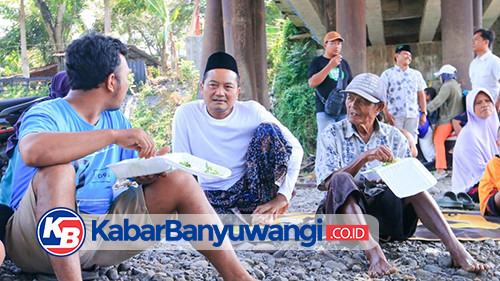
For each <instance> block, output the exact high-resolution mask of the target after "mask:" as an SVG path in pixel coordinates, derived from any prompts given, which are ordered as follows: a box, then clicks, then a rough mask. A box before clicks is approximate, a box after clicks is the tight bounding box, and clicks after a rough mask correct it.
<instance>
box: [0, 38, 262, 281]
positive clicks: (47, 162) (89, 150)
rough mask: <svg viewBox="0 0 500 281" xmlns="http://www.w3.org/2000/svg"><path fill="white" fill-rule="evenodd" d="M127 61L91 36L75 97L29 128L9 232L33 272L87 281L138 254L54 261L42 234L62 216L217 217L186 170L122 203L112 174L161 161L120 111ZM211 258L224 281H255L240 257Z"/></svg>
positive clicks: (45, 107)
mask: <svg viewBox="0 0 500 281" xmlns="http://www.w3.org/2000/svg"><path fill="white" fill-rule="evenodd" d="M126 55H127V47H126V46H125V45H124V44H123V43H122V42H120V41H119V40H118V39H114V38H111V37H105V36H102V35H100V34H97V33H90V34H87V35H85V36H83V37H81V38H79V39H76V40H74V41H73V42H72V43H71V44H70V45H69V46H68V48H67V50H66V67H67V74H68V77H69V81H70V86H71V89H72V90H71V91H70V92H69V93H68V95H67V97H65V98H64V99H55V100H51V101H47V102H43V103H40V104H38V105H37V106H35V107H33V108H32V109H31V110H30V111H29V112H28V113H27V114H26V116H25V117H24V119H23V125H22V127H21V129H20V135H19V139H20V141H19V152H20V155H21V158H22V159H21V161H20V162H18V163H16V169H19V170H22V171H24V173H23V174H21V173H18V172H16V173H15V177H16V179H14V182H15V184H14V185H13V194H12V199H11V206H12V207H13V208H14V209H15V213H14V215H13V217H12V218H11V219H10V220H9V222H8V224H7V235H6V248H7V252H8V253H9V255H10V257H11V258H12V260H14V262H15V263H16V264H17V265H18V266H19V267H20V268H21V269H22V270H24V271H27V272H41V273H55V274H56V276H57V278H58V279H59V280H82V276H81V269H89V268H92V267H94V266H96V265H97V266H107V265H112V264H116V263H119V262H121V261H123V260H125V259H128V258H129V257H131V256H133V255H135V254H137V253H138V252H139V251H135V252H133V251H100V248H98V249H99V250H90V251H81V250H80V251H79V252H77V253H75V254H72V255H69V256H65V257H56V256H52V255H50V256H49V255H48V254H47V253H46V252H44V250H43V249H42V248H41V247H40V245H39V244H38V242H37V237H36V232H37V231H36V226H37V222H38V220H39V219H40V218H41V216H42V215H43V214H44V213H45V212H47V211H48V210H50V209H53V208H55V207H66V208H69V209H73V210H76V211H77V212H78V213H79V214H80V215H82V216H84V217H85V215H87V214H93V215H116V214H142V215H144V216H145V217H147V219H146V221H147V220H148V219H149V221H151V220H152V219H151V218H150V217H149V214H171V213H174V212H177V213H179V214H214V210H213V209H212V208H211V206H210V204H209V203H208V201H207V199H206V197H205V195H204V194H203V191H202V190H201V188H200V186H199V185H198V183H197V182H196V181H195V179H194V178H193V177H192V176H191V175H190V174H187V173H185V172H183V171H180V170H176V171H172V172H169V173H168V174H167V173H162V174H156V175H149V176H143V177H138V178H136V180H137V181H138V182H139V183H140V185H139V187H138V188H135V187H131V188H129V189H127V190H126V191H124V192H123V193H121V194H120V195H119V196H117V197H116V198H115V196H114V194H113V189H112V185H113V184H114V182H115V180H116V178H115V176H114V175H113V174H112V173H111V171H110V170H109V168H107V165H109V164H112V163H116V162H118V161H121V160H124V159H128V158H133V157H137V155H138V156H139V157H145V158H149V157H152V156H155V154H156V151H155V146H154V143H153V140H152V139H151V138H150V137H149V136H148V135H147V134H146V133H145V132H144V131H143V130H141V129H133V128H132V127H131V125H130V123H129V122H128V121H127V120H126V118H125V117H124V116H123V114H122V113H121V112H120V111H118V109H119V108H120V105H121V103H122V101H123V99H124V97H125V94H126V92H127V89H128V86H129V83H128V79H127V76H128V74H129V68H128V66H127V61H126ZM166 150H167V149H162V150H160V152H159V154H161V152H166ZM21 177H22V178H25V179H26V180H24V181H23V180H22V179H21ZM195 223H196V222H195ZM197 223H198V224H200V223H201V221H200V222H197ZM206 223H208V224H217V225H221V222H220V221H219V220H218V219H217V218H216V217H215V216H211V217H210V218H209V219H208V221H206V217H205V221H203V224H206ZM89 236H90V235H89ZM87 238H88V237H87ZM226 243H228V242H226ZM98 244H99V243H98ZM225 246H226V248H225V249H231V246H230V245H228V244H226V245H225ZM223 247H224V246H223ZM228 247H229V248H228ZM203 254H204V255H205V256H206V257H207V258H208V259H209V260H210V261H211V262H212V263H213V264H214V266H215V267H216V268H217V270H218V271H219V272H220V273H221V275H222V276H223V277H224V279H226V280H252V279H251V277H250V275H248V273H247V272H246V270H245V269H244V268H243V267H242V265H241V264H240V263H239V261H238V260H237V257H236V255H235V253H234V251H227V250H210V251H204V252H203Z"/></svg>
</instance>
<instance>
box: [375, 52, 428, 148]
mask: <svg viewBox="0 0 500 281" xmlns="http://www.w3.org/2000/svg"><path fill="white" fill-rule="evenodd" d="M394 58H395V61H396V65H394V67H391V68H389V69H386V70H385V71H384V72H383V73H382V75H381V76H380V78H382V81H383V82H384V86H385V89H386V90H387V107H385V109H384V114H385V117H386V119H387V122H388V123H389V124H391V125H393V126H395V127H396V128H398V129H400V130H402V129H404V130H406V131H408V132H409V133H410V134H411V135H412V136H413V139H414V140H415V142H417V133H418V131H417V129H418V125H419V123H420V125H424V124H425V118H426V115H427V105H426V101H425V93H424V89H425V88H426V87H427V85H426V83H425V80H424V78H423V77H422V74H421V73H420V72H419V71H418V70H415V69H413V68H411V67H410V63H411V61H412V56H411V49H410V45H400V46H398V47H397V48H396V51H395V54H394ZM420 113H422V114H420Z"/></svg>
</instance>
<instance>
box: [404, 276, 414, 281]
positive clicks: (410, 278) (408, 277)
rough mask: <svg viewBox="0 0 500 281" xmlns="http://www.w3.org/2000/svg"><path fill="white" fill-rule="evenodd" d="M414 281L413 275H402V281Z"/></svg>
mask: <svg viewBox="0 0 500 281" xmlns="http://www.w3.org/2000/svg"><path fill="white" fill-rule="evenodd" d="M416 279H417V278H415V276H413V275H407V274H405V275H403V280H405V281H406V280H416Z"/></svg>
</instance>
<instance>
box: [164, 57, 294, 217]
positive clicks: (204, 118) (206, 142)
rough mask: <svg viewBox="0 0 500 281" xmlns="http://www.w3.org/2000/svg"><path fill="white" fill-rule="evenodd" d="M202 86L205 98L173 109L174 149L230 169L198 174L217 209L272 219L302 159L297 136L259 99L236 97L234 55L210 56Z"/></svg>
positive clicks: (284, 201)
mask: <svg viewBox="0 0 500 281" xmlns="http://www.w3.org/2000/svg"><path fill="white" fill-rule="evenodd" d="M200 87H201V93H202V95H203V100H197V101H193V102H190V103H187V104H183V105H181V106H180V107H179V108H178V109H177V110H176V112H175V115H174V121H173V128H172V149H173V152H187V153H190V154H192V155H194V156H197V157H200V158H203V159H206V160H208V161H211V162H213V163H215V164H218V165H221V166H225V167H227V168H229V169H230V170H231V176H229V177H228V178H225V179H218V180H213V179H206V178H202V177H199V178H198V180H199V182H200V185H201V187H202V188H203V190H204V191H205V194H206V195H207V198H208V200H209V202H210V203H211V204H212V206H213V207H214V209H215V210H216V212H217V213H247V214H254V215H256V214H272V215H273V216H272V218H275V217H276V215H278V214H280V213H284V212H285V211H286V210H287V208H288V206H289V201H290V199H291V197H292V192H293V189H294V185H295V182H296V180H297V177H298V174H299V170H300V164H301V161H302V155H303V151H302V147H301V146H300V143H299V142H298V140H297V139H296V138H295V137H294V136H293V135H292V133H291V132H290V131H289V130H288V129H287V128H286V127H284V126H283V125H282V124H281V123H280V122H279V121H278V120H277V119H276V118H275V117H274V116H273V115H272V114H271V113H269V112H268V111H267V110H266V109H265V108H264V107H263V106H262V105H260V104H259V103H257V102H255V101H245V102H242V101H238V100H237V99H238V95H239V93H240V91H241V88H240V85H239V75H238V68H237V65H236V60H235V59H234V58H233V57H232V56H231V55H229V54H227V53H224V52H218V53H214V54H212V55H211V56H210V57H209V59H208V61H207V66H206V68H205V72H204V75H203V82H202V83H200ZM254 217H258V216H254ZM266 222H269V220H267V221H266Z"/></svg>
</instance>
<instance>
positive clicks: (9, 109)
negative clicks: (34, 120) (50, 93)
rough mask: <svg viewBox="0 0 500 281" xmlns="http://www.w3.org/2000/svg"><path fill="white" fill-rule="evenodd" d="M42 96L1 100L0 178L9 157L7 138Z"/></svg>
mask: <svg viewBox="0 0 500 281" xmlns="http://www.w3.org/2000/svg"><path fill="white" fill-rule="evenodd" d="M40 99H42V98H41V97H38V96H33V97H22V98H14V99H8V100H1V101H0V178H2V177H3V175H4V173H5V170H6V169H7V165H8V164H9V157H8V156H7V154H6V148H7V140H8V139H9V137H10V136H11V135H12V134H14V128H13V126H14V124H16V122H17V120H18V119H19V117H20V116H21V115H22V114H23V112H24V111H25V110H26V109H27V108H28V107H30V106H31V105H33V104H35V103H37V102H38V101H39V100H40Z"/></svg>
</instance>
